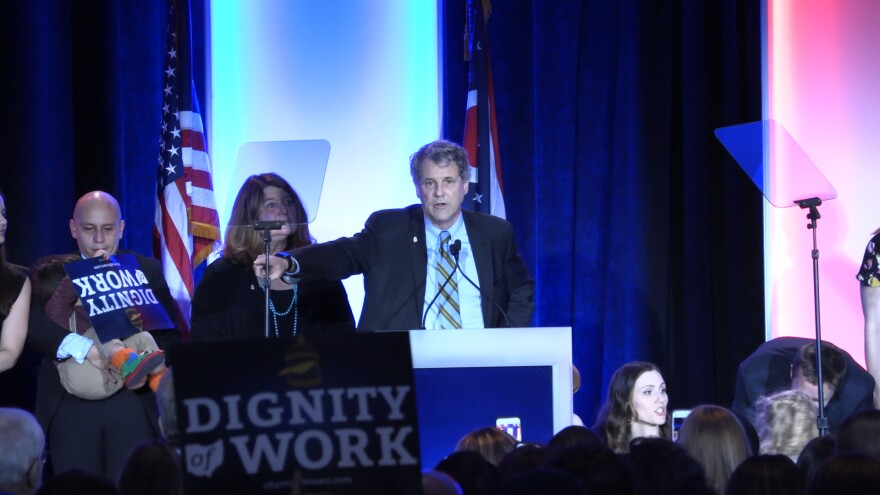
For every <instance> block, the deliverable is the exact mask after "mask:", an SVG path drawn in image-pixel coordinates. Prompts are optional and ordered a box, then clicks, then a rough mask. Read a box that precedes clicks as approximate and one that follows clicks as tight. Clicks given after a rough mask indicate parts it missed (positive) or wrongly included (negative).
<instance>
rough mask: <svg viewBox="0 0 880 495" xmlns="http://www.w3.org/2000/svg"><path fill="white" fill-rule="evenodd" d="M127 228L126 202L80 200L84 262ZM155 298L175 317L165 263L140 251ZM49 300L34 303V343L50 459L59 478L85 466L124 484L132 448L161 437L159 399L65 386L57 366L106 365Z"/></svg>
mask: <svg viewBox="0 0 880 495" xmlns="http://www.w3.org/2000/svg"><path fill="white" fill-rule="evenodd" d="M124 228H125V221H124V220H122V218H121V212H120V209H119V203H118V202H117V201H116V199H115V198H113V196H111V195H109V194H107V193H105V192H101V191H95V192H91V193H89V194H86V195H85V196H83V197H82V198H80V199H79V201H77V203H76V207H75V209H74V212H73V218H72V219H71V220H70V233H71V236H72V237H73V238H74V239H76V243H77V246H78V247H79V251H80V255H81V256H82V257H83V258H93V257H96V256H109V255H113V254H115V253H116V252H117V248H118V247H119V240H120V239H121V238H122V232H123V230H124ZM135 257H136V258H137V260H138V263H139V264H140V266H141V269H142V271H143V272H144V275H145V276H146V277H147V280H148V281H149V283H150V287H151V288H152V289H153V293H154V294H155V296H156V297H157V298H158V300H159V301H160V302H161V303H162V306H163V308H165V311H166V312H168V314H169V316H171V318H172V320H173V319H174V318H175V315H176V309H175V304H174V300H173V299H172V297H171V292H170V290H169V289H168V284H167V283H166V281H165V278H164V277H163V275H162V268H161V266H160V265H159V262H158V261H156V260H155V259H152V258H146V257H144V256H141V255H139V254H136V253H135ZM45 304H46V301H45V300H44V299H34V300H33V301H32V303H31V314H30V328H29V330H28V344H29V345H30V346H31V347H32V348H33V349H35V350H36V351H37V352H39V353H40V354H42V355H43V357H44V359H43V363H42V367H41V369H40V374H39V378H38V381H37V404H36V416H37V419H38V420H39V421H40V424H42V426H43V428H44V429H45V430H46V437H47V444H48V450H49V458H50V460H51V463H52V467H53V469H54V472H55V473H61V472H64V471H67V470H70V469H81V470H84V471H87V472H90V473H94V474H98V475H103V476H106V477H108V478H110V479H113V480H115V479H117V477H118V475H119V472H120V470H121V468H122V465H123V463H124V462H125V460H126V458H127V457H128V454H129V453H130V452H131V450H132V448H133V447H134V446H136V445H137V444H139V443H142V442H145V441H148V440H151V439H153V438H154V437H155V436H157V434H158V427H157V425H156V401H155V396H154V395H153V394H152V393H151V392H150V391H149V388H148V387H142V388H140V389H138V390H129V389H127V388H124V387H123V388H122V389H120V391H119V392H117V393H116V394H114V395H112V396H110V397H109V398H107V399H102V400H94V401H92V400H83V399H79V398H77V397H75V396H73V395H71V394H69V393H68V392H67V391H66V390H64V388H63V387H62V385H61V381H60V378H59V375H58V371H57V369H56V367H55V364H54V362H55V361H57V360H62V359H75V360H76V361H78V362H79V363H83V362H84V361H85V360H87V359H88V360H89V361H90V362H92V363H96V364H98V365H99V366H100V365H101V357H100V356H99V354H98V351H97V349H96V347H95V346H94V343H93V342H92V340H91V339H89V338H87V337H84V336H82V335H78V334H77V333H72V332H70V331H69V330H68V329H66V328H63V327H60V326H58V325H57V324H56V323H54V322H53V321H52V320H50V319H49V318H48V317H47V316H46V312H45ZM153 337H154V339H155V340H156V342H157V344H158V345H159V347H160V348H167V346H169V345H171V344H172V343H173V342H176V341H179V340H180V332H179V331H178V330H177V329H168V330H163V331H157V332H154V333H153Z"/></svg>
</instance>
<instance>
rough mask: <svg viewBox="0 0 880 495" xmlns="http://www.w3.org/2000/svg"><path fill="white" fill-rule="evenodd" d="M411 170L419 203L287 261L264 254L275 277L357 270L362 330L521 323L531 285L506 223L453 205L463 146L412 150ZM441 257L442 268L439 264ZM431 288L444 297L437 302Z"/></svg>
mask: <svg viewBox="0 0 880 495" xmlns="http://www.w3.org/2000/svg"><path fill="white" fill-rule="evenodd" d="M410 174H411V175H412V178H413V183H414V184H415V187H416V195H417V196H418V197H419V199H420V200H421V205H412V206H409V207H407V208H402V209H394V210H383V211H378V212H375V213H373V214H372V215H371V216H370V218H369V219H368V220H367V222H366V225H365V228H364V230H362V231H361V232H360V233H358V234H355V235H354V236H353V237H343V238H340V239H337V240H335V241H330V242H325V243H322V244H313V245H310V246H306V247H303V248H299V249H296V250H294V251H293V252H292V253H290V254H291V255H292V256H291V257H290V258H288V259H287V262H286V264H285V263H281V264H280V265H279V262H284V261H285V260H277V259H275V260H270V263H271V271H272V272H273V276H277V275H278V274H279V272H280V271H281V270H285V271H286V272H287V276H291V277H298V278H301V279H303V280H308V279H330V280H341V279H344V278H347V277H349V276H351V275H355V274H359V273H362V274H363V275H364V292H365V295H364V305H363V312H362V314H361V318H360V321H359V322H358V328H359V329H362V330H410V329H416V328H422V327H423V326H424V327H427V328H447V327H446V326H444V325H449V326H448V328H493V327H525V326H529V324H530V320H531V316H532V311H533V309H534V301H533V297H534V292H535V284H534V281H533V280H532V278H531V277H530V276H529V272H528V269H527V268H526V266H525V263H524V262H523V260H522V257H520V255H519V253H518V252H517V249H516V243H515V241H514V238H513V229H512V227H511V225H510V223H509V222H507V221H506V220H504V219H501V218H498V217H494V216H490V215H485V214H481V213H476V212H472V211H462V209H461V204H462V201H463V200H464V197H465V195H466V194H467V190H468V179H469V176H470V169H469V167H468V164H467V154H466V152H465V150H464V148H462V147H461V146H459V145H457V144H454V143H451V142H448V141H435V142H432V143H429V144H427V145H425V146H423V147H422V148H421V149H420V150H419V151H417V152H416V153H415V154H414V155H413V156H412V158H411V160H410ZM444 236H445V243H446V244H445V245H446V246H449V247H448V248H446V253H444V251H443V250H441V249H440V246H439V245H441V244H444V240H443V239H444ZM454 245H460V246H461V247H460V250H457V249H455V247H452V246H454ZM449 251H451V255H450V254H448V253H449ZM456 251H457V253H456ZM456 254H457V256H458V258H457V260H455V261H453V260H452V256H456ZM441 258H446V259H447V260H448V262H449V264H448V265H447V266H446V268H441V267H439V266H438V263H441V261H440V260H441ZM262 262H263V261H262V258H258V259H257V261H256V262H255V266H258V267H259V265H260V264H261V263H262ZM281 265H284V266H281ZM456 265H457V268H453V267H454V266H456ZM279 267H280V268H279ZM450 274H451V275H452V277H449V275H450ZM447 279H449V280H448V282H447ZM468 279H470V280H468ZM472 282H473V283H472ZM444 283H445V286H444ZM441 286H443V290H439V288H440V287H441ZM438 292H444V293H445V294H441V295H442V296H443V297H439V298H437V299H435V296H437V295H438ZM452 292H454V294H452ZM446 294H450V297H449V298H447V297H446ZM452 296H454V298H455V303H451V302H449V301H451V300H452ZM432 301H433V304H432ZM447 305H448V306H447ZM447 307H449V308H454V310H453V311H452V313H455V314H454V315H451V314H450V312H449V311H447V309H446V308H447ZM453 316H454V318H453ZM444 319H445V320H444ZM446 320H448V321H450V322H452V321H453V320H455V321H454V322H452V323H448V322H445V321H446Z"/></svg>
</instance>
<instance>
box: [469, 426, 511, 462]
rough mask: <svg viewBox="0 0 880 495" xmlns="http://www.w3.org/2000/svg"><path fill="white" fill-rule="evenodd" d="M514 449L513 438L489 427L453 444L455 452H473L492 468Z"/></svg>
mask: <svg viewBox="0 0 880 495" xmlns="http://www.w3.org/2000/svg"><path fill="white" fill-rule="evenodd" d="M515 448H516V439H515V438H513V437H512V436H510V435H509V434H508V433H507V432H505V431H501V430H499V429H498V428H493V427H491V426H487V427H484V428H478V429H476V430H474V431H472V432H470V433H468V434H467V435H465V436H463V437H461V439H459V441H458V443H456V444H455V451H456V452H458V451H461V450H475V451H477V452H479V453H480V454H482V455H483V457H484V458H485V459H486V460H487V461H489V462H491V463H492V465H494V466H497V465H498V462H500V461H501V458H502V457H504V455H505V454H507V453H508V452H510V451H511V450H513V449H515Z"/></svg>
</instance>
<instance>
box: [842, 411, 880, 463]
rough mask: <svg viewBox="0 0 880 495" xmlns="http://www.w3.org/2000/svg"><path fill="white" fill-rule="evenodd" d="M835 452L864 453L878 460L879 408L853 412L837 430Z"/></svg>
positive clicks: (879, 444) (879, 447) (879, 455)
mask: <svg viewBox="0 0 880 495" xmlns="http://www.w3.org/2000/svg"><path fill="white" fill-rule="evenodd" d="M834 449H835V453H847V452H853V453H858V454H865V455H869V456H871V457H873V458H874V459H875V460H877V461H880V410H877V409H871V410H868V411H859V412H857V413H853V414H852V415H850V416H849V417H848V418H846V419H845V420H844V421H843V424H841V425H840V430H838V432H837V444H836V445H835V447H834Z"/></svg>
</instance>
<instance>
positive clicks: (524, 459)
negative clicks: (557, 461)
mask: <svg viewBox="0 0 880 495" xmlns="http://www.w3.org/2000/svg"><path fill="white" fill-rule="evenodd" d="M546 460H547V449H545V448H544V447H543V446H541V445H537V444H524V445H520V446H519V447H517V448H515V449H513V450H511V451H510V452H508V453H507V454H506V455H505V456H504V457H502V458H501V461H500V462H499V463H498V465H497V469H498V477H499V478H500V479H501V482H502V483H503V482H504V481H505V480H508V479H510V478H513V477H514V476H516V475H518V474H520V473H522V472H525V471H528V470H529V469H531V468H534V467H538V466H540V465H542V464H544V461H546Z"/></svg>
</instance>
